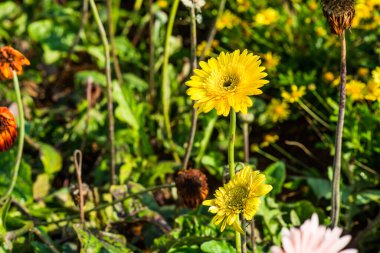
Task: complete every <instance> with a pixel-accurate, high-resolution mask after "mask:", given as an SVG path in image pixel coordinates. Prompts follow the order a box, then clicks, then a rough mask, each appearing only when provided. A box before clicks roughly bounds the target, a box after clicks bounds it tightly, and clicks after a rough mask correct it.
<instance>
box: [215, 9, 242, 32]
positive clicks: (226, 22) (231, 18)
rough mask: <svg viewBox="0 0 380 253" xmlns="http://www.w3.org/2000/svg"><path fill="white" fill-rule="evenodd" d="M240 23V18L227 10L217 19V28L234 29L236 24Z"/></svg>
mask: <svg viewBox="0 0 380 253" xmlns="http://www.w3.org/2000/svg"><path fill="white" fill-rule="evenodd" d="M239 23H240V18H238V17H237V16H236V15H235V14H233V13H232V12H231V11H229V10H226V11H224V12H223V14H222V16H221V17H220V18H219V19H218V20H217V21H216V29H217V30H223V29H224V28H228V29H232V28H233V27H234V26H236V25H238V24H239Z"/></svg>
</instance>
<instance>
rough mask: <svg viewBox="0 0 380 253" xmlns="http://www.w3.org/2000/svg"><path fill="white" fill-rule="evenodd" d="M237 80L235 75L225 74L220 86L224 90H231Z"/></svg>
mask: <svg viewBox="0 0 380 253" xmlns="http://www.w3.org/2000/svg"><path fill="white" fill-rule="evenodd" d="M238 81H239V79H238V77H237V76H225V77H224V78H223V79H222V86H223V88H224V89H225V90H226V91H232V90H234V89H235V88H236V86H237V84H238Z"/></svg>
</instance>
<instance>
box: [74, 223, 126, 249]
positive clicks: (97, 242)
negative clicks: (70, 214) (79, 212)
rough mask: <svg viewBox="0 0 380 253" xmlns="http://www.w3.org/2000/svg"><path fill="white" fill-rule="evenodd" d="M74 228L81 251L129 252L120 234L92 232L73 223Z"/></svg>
mask: <svg viewBox="0 0 380 253" xmlns="http://www.w3.org/2000/svg"><path fill="white" fill-rule="evenodd" d="M73 227H74V230H75V232H76V233H77V235H78V238H79V241H80V243H81V251H80V252H81V253H98V252H99V253H129V252H131V251H130V250H129V249H128V248H126V247H125V246H124V245H125V244H126V240H125V238H124V237H123V236H121V235H116V234H111V233H106V232H100V233H99V234H93V233H91V232H90V231H88V230H85V229H83V228H82V225H81V224H75V225H74V226H73Z"/></svg>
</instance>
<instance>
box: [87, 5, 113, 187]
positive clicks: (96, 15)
mask: <svg viewBox="0 0 380 253" xmlns="http://www.w3.org/2000/svg"><path fill="white" fill-rule="evenodd" d="M90 5H91V10H92V14H93V15H94V18H95V21H96V24H97V25H98V29H99V33H100V36H101V38H102V43H103V47H104V51H105V57H106V76H107V111H108V138H109V142H110V143H109V149H110V170H111V184H115V183H116V178H115V145H114V142H115V126H114V118H113V104H112V79H111V59H110V49H109V43H108V39H107V35H106V31H105V29H104V26H103V24H102V21H101V20H100V17H99V13H98V10H97V8H96V4H95V1H94V0H90Z"/></svg>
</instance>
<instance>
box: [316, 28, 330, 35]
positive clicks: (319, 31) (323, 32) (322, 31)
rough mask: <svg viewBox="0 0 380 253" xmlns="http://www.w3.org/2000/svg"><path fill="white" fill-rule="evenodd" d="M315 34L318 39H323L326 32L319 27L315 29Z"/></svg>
mask: <svg viewBox="0 0 380 253" xmlns="http://www.w3.org/2000/svg"><path fill="white" fill-rule="evenodd" d="M315 33H316V34H317V35H318V36H319V37H324V36H326V35H327V31H326V29H325V28H323V27H321V26H318V27H317V28H315Z"/></svg>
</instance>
